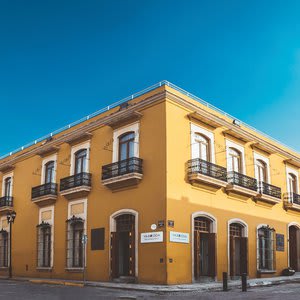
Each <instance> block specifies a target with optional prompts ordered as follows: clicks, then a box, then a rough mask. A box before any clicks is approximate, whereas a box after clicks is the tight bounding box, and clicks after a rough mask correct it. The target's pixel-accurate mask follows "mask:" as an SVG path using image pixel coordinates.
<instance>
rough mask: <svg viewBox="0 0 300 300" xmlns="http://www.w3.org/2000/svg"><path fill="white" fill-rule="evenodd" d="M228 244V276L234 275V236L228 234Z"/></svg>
mask: <svg viewBox="0 0 300 300" xmlns="http://www.w3.org/2000/svg"><path fill="white" fill-rule="evenodd" d="M229 242H230V245H229V247H230V248H229V251H230V256H229V257H230V276H235V259H234V258H235V242H234V237H233V236H230V241H229Z"/></svg>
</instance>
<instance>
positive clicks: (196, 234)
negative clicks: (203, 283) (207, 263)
mask: <svg viewBox="0 0 300 300" xmlns="http://www.w3.org/2000/svg"><path fill="white" fill-rule="evenodd" d="M199 276H200V232H199V231H194V277H195V279H199Z"/></svg>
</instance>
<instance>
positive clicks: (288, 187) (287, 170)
mask: <svg viewBox="0 0 300 300" xmlns="http://www.w3.org/2000/svg"><path fill="white" fill-rule="evenodd" d="M285 168H286V186H287V192H288V193H291V191H290V185H289V174H290V173H291V174H293V175H295V177H296V179H297V185H296V188H297V194H299V174H298V170H297V169H294V168H292V167H289V166H286V167H285Z"/></svg>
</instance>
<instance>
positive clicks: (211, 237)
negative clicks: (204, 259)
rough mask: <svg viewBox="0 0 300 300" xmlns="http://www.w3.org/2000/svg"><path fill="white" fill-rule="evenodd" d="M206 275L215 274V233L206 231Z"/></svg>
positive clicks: (213, 275) (212, 275)
mask: <svg viewBox="0 0 300 300" xmlns="http://www.w3.org/2000/svg"><path fill="white" fill-rule="evenodd" d="M207 235H208V275H209V276H211V277H215V276H216V234H215V233H208V234H207Z"/></svg>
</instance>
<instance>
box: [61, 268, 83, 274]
mask: <svg viewBox="0 0 300 300" xmlns="http://www.w3.org/2000/svg"><path fill="white" fill-rule="evenodd" d="M65 270H66V271H67V272H72V273H82V272H83V268H65Z"/></svg>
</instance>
